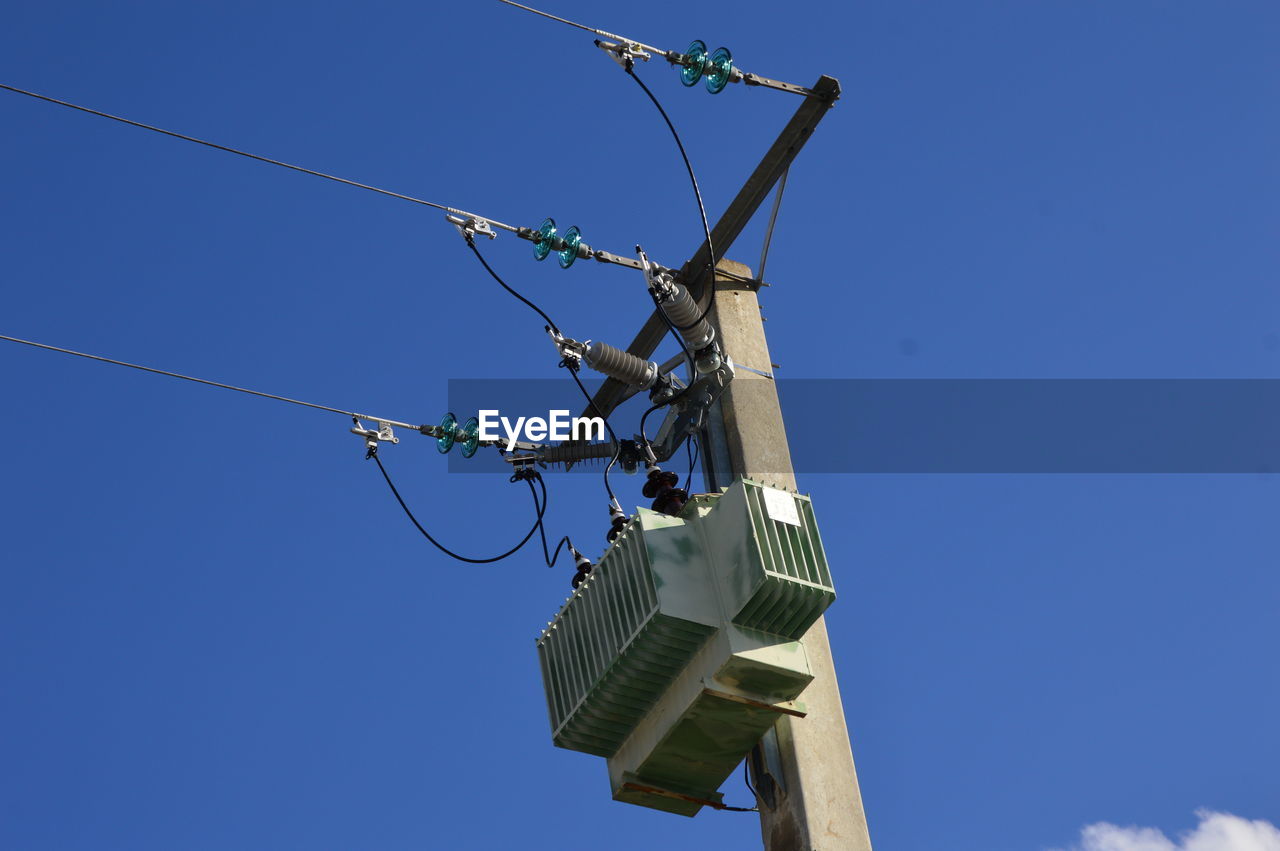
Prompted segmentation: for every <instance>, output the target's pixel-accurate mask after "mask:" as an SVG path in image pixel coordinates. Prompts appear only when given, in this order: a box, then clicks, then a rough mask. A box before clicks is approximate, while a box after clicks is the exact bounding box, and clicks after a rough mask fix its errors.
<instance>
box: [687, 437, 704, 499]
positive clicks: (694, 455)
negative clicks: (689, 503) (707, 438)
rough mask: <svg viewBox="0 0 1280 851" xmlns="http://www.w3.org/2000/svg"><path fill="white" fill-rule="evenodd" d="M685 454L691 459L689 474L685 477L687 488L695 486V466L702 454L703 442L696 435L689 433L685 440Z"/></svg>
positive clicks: (690, 488)
mask: <svg viewBox="0 0 1280 851" xmlns="http://www.w3.org/2000/svg"><path fill="white" fill-rule="evenodd" d="M684 454H685V456H686V457H687V458H688V459H689V475H688V476H686V477H685V480H684V484H685V490H692V488H693V468H694V465H696V464H697V463H698V456H699V455H701V454H702V444H701V442H700V441H698V440H697V438H696V436H695V435H692V434H691V435H689V436H688V437H686V438H685V440H684Z"/></svg>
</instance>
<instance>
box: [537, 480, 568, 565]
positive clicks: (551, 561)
mask: <svg viewBox="0 0 1280 851" xmlns="http://www.w3.org/2000/svg"><path fill="white" fill-rule="evenodd" d="M534 475H535V476H537V479H538V485H539V486H541V488H542V511H543V512H545V511H546V509H547V483H546V481H544V480H543V478H542V476H539V475H537V474H536V473H535V474H534ZM537 501H538V500H537V497H534V502H535V503H536V502H537ZM538 535H539V537H541V538H542V560H543V561H545V562H546V563H547V567H555V566H556V562H557V561H558V560H559V559H560V550H561V548H562V547H564V546H565V545H566V544H568V545H569V551H570V552H572V551H573V541H571V540H569V536H568V535H565V536H564V537H563V538H561V539H560V542H559V543H558V544H556V551H555V555H549V554H548V552H547V527H546V524H544V523H539V524H538Z"/></svg>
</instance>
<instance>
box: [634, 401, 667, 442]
mask: <svg viewBox="0 0 1280 851" xmlns="http://www.w3.org/2000/svg"><path fill="white" fill-rule="evenodd" d="M665 407H666V403H663V404H660V405H654V406H653V407H652V408H650V409H649V410H647V411H645V412H644V413H643V414H641V415H640V438H641V440H643V441H644V442H645V443H648V442H649V435H647V434H645V431H644V423H645V420H647V419H649V415H650V414H652V413H653V412H654V411H656V410H658V409H659V408H665Z"/></svg>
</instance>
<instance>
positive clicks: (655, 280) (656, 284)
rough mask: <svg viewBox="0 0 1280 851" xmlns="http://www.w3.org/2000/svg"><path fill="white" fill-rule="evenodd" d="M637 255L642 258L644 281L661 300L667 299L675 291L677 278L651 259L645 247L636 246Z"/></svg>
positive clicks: (641, 267)
mask: <svg viewBox="0 0 1280 851" xmlns="http://www.w3.org/2000/svg"><path fill="white" fill-rule="evenodd" d="M636 257H638V258H639V260H640V271H642V272H644V282H645V284H646V285H648V287H649V289H650V291H652V292H653V294H654V295H656V296H657V297H658V298H659V300H663V301H665V300H667V299H669V298H670V297H671V296H672V295H674V293H675V279H674V278H672V277H671V272H670V271H669V270H667V269H664V268H663V267H661V266H659V265H658V264H656V263H653V262H651V261H650V260H649V255H648V254H645V253H644V249H643V248H641V247H640V246H639V245H637V246H636Z"/></svg>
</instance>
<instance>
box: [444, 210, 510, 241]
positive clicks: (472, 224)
mask: <svg viewBox="0 0 1280 851" xmlns="http://www.w3.org/2000/svg"><path fill="white" fill-rule="evenodd" d="M444 217H445V218H446V219H448V220H449V223H450V224H451V225H453V226H454V227H455V228H457V229H458V233H460V234H462V236H463V238H464V239H465V238H467V237H474V236H476V235H477V234H478V235H480V236H487V237H489V239H496V238H497V236H498V235H497V234H496V233H494V232H493V227H492V226H491V225H490V224H489V222H487V221H486V220H484V219H482V218H479V217H478V216H467V217H465V218H464V217H462V216H455V215H454V214H453V213H445V215H444Z"/></svg>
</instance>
